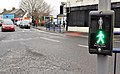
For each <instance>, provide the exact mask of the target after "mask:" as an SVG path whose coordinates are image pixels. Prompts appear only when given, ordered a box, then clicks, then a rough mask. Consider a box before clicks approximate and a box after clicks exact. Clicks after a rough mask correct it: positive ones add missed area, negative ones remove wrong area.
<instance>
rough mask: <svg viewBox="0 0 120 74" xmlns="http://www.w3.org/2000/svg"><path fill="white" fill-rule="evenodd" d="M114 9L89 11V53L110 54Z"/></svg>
mask: <svg viewBox="0 0 120 74" xmlns="http://www.w3.org/2000/svg"><path fill="white" fill-rule="evenodd" d="M113 26H114V11H91V12H90V13H89V40H88V45H89V53H91V54H102V55H112V49H113Z"/></svg>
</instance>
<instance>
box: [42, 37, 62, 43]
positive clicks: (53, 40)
mask: <svg viewBox="0 0 120 74" xmlns="http://www.w3.org/2000/svg"><path fill="white" fill-rule="evenodd" d="M40 38H41V39H44V40H48V41H52V42H60V41H59V40H55V39H49V38H45V37H40Z"/></svg>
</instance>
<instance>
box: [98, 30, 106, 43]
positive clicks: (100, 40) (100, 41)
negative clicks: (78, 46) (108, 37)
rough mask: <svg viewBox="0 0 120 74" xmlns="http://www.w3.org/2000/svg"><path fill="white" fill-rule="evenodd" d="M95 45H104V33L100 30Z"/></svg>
mask: <svg viewBox="0 0 120 74" xmlns="http://www.w3.org/2000/svg"><path fill="white" fill-rule="evenodd" d="M96 43H97V44H105V33H104V31H102V30H99V31H98V33H97V35H96Z"/></svg>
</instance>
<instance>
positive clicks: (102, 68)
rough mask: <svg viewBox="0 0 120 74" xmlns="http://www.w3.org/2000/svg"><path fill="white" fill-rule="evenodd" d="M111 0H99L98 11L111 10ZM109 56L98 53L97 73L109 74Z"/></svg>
mask: <svg viewBox="0 0 120 74" xmlns="http://www.w3.org/2000/svg"><path fill="white" fill-rule="evenodd" d="M110 10H111V0H99V4H98V11H110ZM108 64H109V62H108V56H107V55H105V56H104V55H100V54H98V55H97V74H109V71H108V68H109V67H108Z"/></svg>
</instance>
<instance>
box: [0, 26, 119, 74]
mask: <svg viewBox="0 0 120 74" xmlns="http://www.w3.org/2000/svg"><path fill="white" fill-rule="evenodd" d="M87 41H88V37H87V36H85V35H80V36H71V35H67V34H61V33H53V32H47V31H41V30H37V29H34V28H31V29H20V28H18V27H16V31H15V32H0V48H1V49H0V74H96V55H91V54H89V52H88V43H87ZM114 42H115V43H114V47H120V46H119V44H120V39H119V38H115V39H114ZM119 58H120V55H119V54H118V56H117V74H120V59H119ZM113 62H114V54H113V56H110V57H109V74H113Z"/></svg>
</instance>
